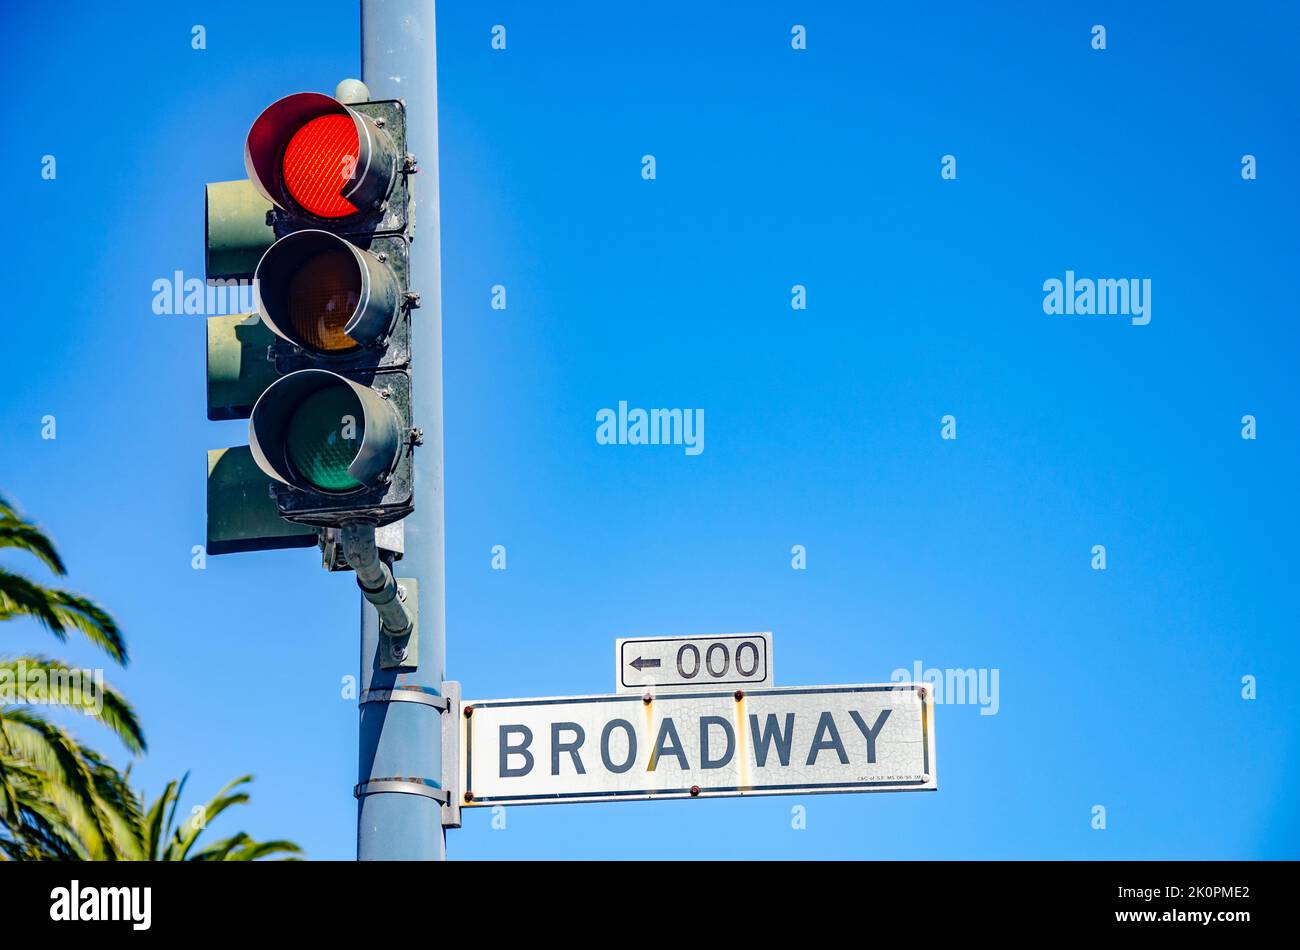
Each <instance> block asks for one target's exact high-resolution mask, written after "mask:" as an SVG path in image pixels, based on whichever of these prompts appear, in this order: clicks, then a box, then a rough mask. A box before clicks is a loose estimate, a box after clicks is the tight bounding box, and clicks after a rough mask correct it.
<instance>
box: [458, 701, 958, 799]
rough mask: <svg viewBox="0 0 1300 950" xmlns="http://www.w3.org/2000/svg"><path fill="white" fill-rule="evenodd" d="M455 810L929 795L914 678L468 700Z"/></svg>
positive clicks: (929, 751) (929, 726)
mask: <svg viewBox="0 0 1300 950" xmlns="http://www.w3.org/2000/svg"><path fill="white" fill-rule="evenodd" d="M462 708H463V713H462V715H461V717H460V719H461V722H460V747H459V762H460V767H459V773H460V775H459V777H460V788H459V797H460V798H461V800H462V801H461V807H463V808H469V807H475V806H483V805H540V804H551V803H555V804H558V803H564V802H601V801H629V800H636V799H655V798H692V797H702V798H708V797H714V796H733V795H803V794H815V793H821V792H882V791H932V790H934V789H935V788H937V787H938V784H937V781H936V773H935V750H934V706H933V699H932V693H931V692H930V691H929V690H928V689H927V688H926V686H925V685H924V684H921V683H889V684H879V685H864V686H810V687H792V688H785V689H765V690H756V691H753V692H749V691H743V690H734V691H733V690H725V691H716V690H713V691H700V692H694V693H671V694H667V695H663V696H656V697H654V698H653V699H652V700H651V701H650V702H646V701H645V700H644V699H643V698H642V697H640V696H631V695H614V696H568V697H552V698H543V699H501V700H487V701H482V702H479V701H474V702H470V701H466V702H465V703H464V705H463V707H462Z"/></svg>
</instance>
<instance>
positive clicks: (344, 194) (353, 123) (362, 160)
mask: <svg viewBox="0 0 1300 950" xmlns="http://www.w3.org/2000/svg"><path fill="white" fill-rule="evenodd" d="M244 165H245V167H246V168H247V169H248V177H249V178H250V179H251V180H252V182H253V184H254V186H255V187H256V188H257V190H258V191H259V192H261V193H262V194H263V195H264V196H265V197H266V198H267V199H268V200H269V201H270V202H271V203H272V204H274V205H275V206H276V207H278V208H280V209H281V210H284V211H287V212H290V213H294V214H305V215H308V216H311V217H315V218H318V219H321V220H323V221H329V222H337V221H345V220H346V219H348V218H351V217H354V216H357V215H361V214H367V213H370V212H371V211H374V210H375V209H376V208H378V207H379V206H380V205H382V203H383V202H384V200H385V199H386V198H387V197H388V194H389V192H390V191H391V189H392V185H393V182H394V179H395V177H396V174H397V147H396V146H395V145H394V144H393V141H392V139H391V138H390V137H389V135H388V134H387V133H386V132H384V130H383V129H381V128H379V126H377V125H376V124H375V122H374V121H373V120H372V119H370V118H369V117H367V116H365V115H363V114H361V113H360V112H357V111H356V110H355V109H349V108H348V107H347V106H346V105H344V104H343V103H341V102H339V101H338V100H337V99H334V98H333V97H331V96H326V95H322V94H321V93H318V92H300V93H296V94H294V95H292V96H286V97H285V98H283V99H280V100H278V101H277V102H274V103H272V104H271V105H270V106H268V107H267V108H266V110H265V111H264V112H263V113H262V114H261V115H260V116H258V118H257V121H256V122H254V123H253V126H252V128H251V129H249V131H248V140H247V142H246V143H245V146H244Z"/></svg>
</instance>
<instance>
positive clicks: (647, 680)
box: [614, 633, 773, 694]
mask: <svg viewBox="0 0 1300 950" xmlns="http://www.w3.org/2000/svg"><path fill="white" fill-rule="evenodd" d="M772 683H773V680H772V635H771V634H770V633H736V634H720V635H718V636H713V637H628V638H625V639H620V640H615V641H614V690H615V691H616V692H619V693H638V694H639V693H643V692H645V691H646V690H647V689H649V690H651V691H655V692H657V691H660V690H682V689H686V690H695V691H699V690H701V689H718V688H720V687H724V686H743V687H745V688H746V689H754V688H757V687H760V686H771V685H772Z"/></svg>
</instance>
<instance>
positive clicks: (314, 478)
mask: <svg viewBox="0 0 1300 950" xmlns="http://www.w3.org/2000/svg"><path fill="white" fill-rule="evenodd" d="M365 431H366V427H365V412H364V411H363V410H362V408H361V403H360V401H359V400H358V399H357V397H356V396H354V395H353V394H352V391H351V390H349V389H348V388H347V387H346V386H328V387H326V388H325V389H318V390H316V391H315V392H314V393H312V394H311V395H310V396H308V397H307V398H306V399H304V400H303V401H302V402H301V403H300V404H299V406H298V408H297V409H296V410H294V413H293V416H292V418H290V419H289V425H288V432H287V434H286V438H285V448H286V451H287V453H288V456H289V463H290V464H291V465H292V466H293V467H294V469H296V470H297V472H298V474H299V475H301V476H302V477H303V478H304V479H306V480H307V481H308V482H310V483H311V484H312V485H313V486H315V487H316V488H318V489H320V490H321V491H332V492H346V491H353V490H355V489H357V488H361V487H362V485H361V483H360V482H358V481H357V480H356V479H355V478H353V477H352V476H351V475H350V474H349V473H348V466H349V465H351V464H352V461H353V459H355V458H356V457H357V452H358V451H360V449H361V440H362V439H363V438H364V436H365Z"/></svg>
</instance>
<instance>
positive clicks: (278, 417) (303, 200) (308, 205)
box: [206, 81, 420, 669]
mask: <svg viewBox="0 0 1300 950" xmlns="http://www.w3.org/2000/svg"><path fill="white" fill-rule="evenodd" d="M339 89H340V93H339V94H340V95H341V96H342V95H347V96H348V98H349V100H351V99H352V98H356V99H367V98H368V93H365V88H364V86H362V85H361V84H360V83H356V82H355V81H345V82H344V83H341V84H340V86H339ZM345 90H346V93H345ZM354 94H355V95H354ZM244 164H245V167H246V169H247V171H248V176H249V177H248V179H247V180H244V181H234V182H218V183H215V184H210V185H209V186H208V190H207V254H206V266H207V276H208V280H209V281H210V282H211V281H215V280H237V281H242V280H246V279H247V278H249V277H251V278H252V280H253V303H254V308H255V312H254V313H251V314H234V315H230V316H214V317H210V318H209V320H208V417H209V418H210V419H242V418H247V419H248V420H249V427H248V432H249V444H248V445H247V446H236V447H234V448H229V449H218V450H214V451H212V452H209V453H208V551H209V553H212V554H221V553H230V552H236V551H252V550H264V549H268V548H288V547H298V546H305V545H309V544H315V543H318V542H319V543H320V545H321V547H322V550H323V551H324V553H325V558H324V560H325V565H326V566H327V567H328V568H329V569H331V570H341V569H352V570H354V571H355V572H356V574H357V581H358V584H359V585H360V587H361V590H362V593H363V594H364V595H365V597H366V599H367V600H369V601H370V602H371V603H372V604H374V605H375V608H376V610H377V611H378V613H379V618H380V624H381V631H382V633H383V634H384V637H383V638H382V641H383V642H382V648H381V652H380V665H381V666H383V667H385V668H406V669H410V668H413V667H414V666H415V665H416V664H417V662H418V639H417V636H416V634H417V627H418V615H419V607H418V593H419V592H418V584H417V582H416V581H415V579H414V578H398V577H396V576H395V575H394V573H393V571H392V567H391V564H392V562H393V560H394V559H395V558H396V557H400V556H401V550H402V547H403V542H402V535H401V526H400V525H396V524H394V522H397V521H400V519H402V518H404V517H406V515H408V514H410V513H411V511H412V510H414V505H415V493H414V484H413V465H412V457H411V456H412V452H413V451H414V450H415V447H416V446H417V445H419V443H420V431H419V429H417V428H416V427H415V424H414V420H413V419H412V418H411V406H412V400H411V311H412V310H414V309H415V308H416V307H417V306H418V305H419V296H418V295H416V294H414V293H412V292H411V291H410V286H409V285H410V273H409V263H410V244H409V242H410V240H411V237H412V230H413V220H412V213H411V208H412V206H413V204H412V192H411V186H410V176H411V175H412V174H413V173H414V172H415V171H416V170H417V169H416V164H415V158H414V157H413V156H411V155H409V154H408V153H407V151H406V115H405V107H404V106H403V104H402V103H401V102H400V101H397V100H385V101H377V102H370V101H347V102H344V101H343V100H342V99H338V98H334V97H331V96H325V95H321V94H320V93H314V92H306V93H299V94H297V95H292V96H287V97H285V98H283V99H280V100H278V101H277V102H275V103H273V104H272V105H271V106H269V107H268V108H267V109H266V110H264V111H263V112H262V114H261V115H260V116H258V118H257V121H255V122H254V123H253V125H252V128H251V129H250V130H249V133H248V138H247V140H246V143H245V147H244ZM268 479H269V482H268ZM387 525H393V527H391V528H385V527H384V526H387ZM381 528H382V529H384V530H383V531H380V532H378V533H377V531H376V529H381ZM393 532H396V535H395V536H394V535H393Z"/></svg>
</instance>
